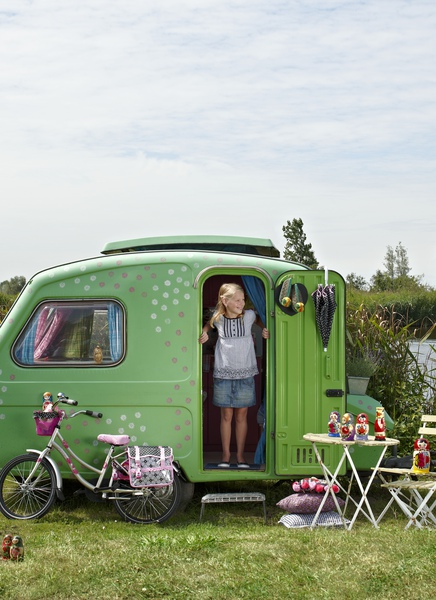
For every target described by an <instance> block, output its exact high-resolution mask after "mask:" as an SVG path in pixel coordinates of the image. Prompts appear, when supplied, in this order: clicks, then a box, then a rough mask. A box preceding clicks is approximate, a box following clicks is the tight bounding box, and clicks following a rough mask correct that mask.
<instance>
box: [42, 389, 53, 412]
mask: <svg viewBox="0 0 436 600" xmlns="http://www.w3.org/2000/svg"><path fill="white" fill-rule="evenodd" d="M42 410H43V411H44V412H52V410H53V396H52V395H51V394H50V392H44V394H43V396H42Z"/></svg>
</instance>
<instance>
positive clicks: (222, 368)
mask: <svg viewBox="0 0 436 600" xmlns="http://www.w3.org/2000/svg"><path fill="white" fill-rule="evenodd" d="M254 323H256V324H257V325H259V326H260V327H261V328H262V337H263V338H264V339H268V338H269V331H268V329H266V327H265V326H264V324H263V323H262V321H261V320H260V319H259V317H258V316H257V315H256V313H255V312H254V310H245V293H244V290H243V289H242V287H241V286H239V285H237V284H234V283H224V284H223V285H222V286H221V287H220V290H219V294H218V302H217V305H216V308H215V312H214V314H213V316H212V318H211V320H210V321H209V322H208V323H206V324H205V326H204V327H203V330H202V333H201V336H200V338H199V342H200V343H201V344H204V343H205V342H207V340H208V339H209V335H208V332H209V331H210V329H216V330H217V331H218V341H217V344H216V348H215V368H214V394H213V404H214V405H215V406H218V407H219V408H220V410H221V423H220V433H221V444H222V462H220V463H219V464H218V467H219V468H228V467H230V439H231V433H232V420H233V417H235V434H236V450H237V455H236V460H237V467H238V468H239V469H249V468H250V466H249V465H248V464H247V463H246V462H245V458H244V448H245V440H246V437H247V413H248V409H249V407H250V406H254V405H255V404H256V394H255V388H254V376H255V375H257V373H258V372H259V371H258V369H257V362H256V353H255V350H254V343H253V338H252V334H251V328H252V326H253V324H254Z"/></svg>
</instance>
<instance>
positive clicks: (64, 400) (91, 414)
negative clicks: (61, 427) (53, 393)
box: [56, 392, 103, 419]
mask: <svg viewBox="0 0 436 600" xmlns="http://www.w3.org/2000/svg"><path fill="white" fill-rule="evenodd" d="M58 402H61V403H62V404H69V405H70V406H77V405H78V404H79V403H78V402H77V400H73V399H72V398H68V396H65V394H63V393H62V392H59V394H58V401H57V403H58ZM57 403H56V404H57ZM80 413H82V414H85V415H86V416H88V417H92V418H93V419H101V418H102V416H103V414H102V413H101V412H95V411H93V410H79V411H78V412H76V413H74V415H70V417H75V416H76V415H78V414H80Z"/></svg>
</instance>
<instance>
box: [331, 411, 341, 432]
mask: <svg viewBox="0 0 436 600" xmlns="http://www.w3.org/2000/svg"><path fill="white" fill-rule="evenodd" d="M328 425H329V436H330V437H341V415H340V414H339V413H338V411H337V410H332V412H331V413H330V416H329V424H328Z"/></svg>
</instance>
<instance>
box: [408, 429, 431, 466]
mask: <svg viewBox="0 0 436 600" xmlns="http://www.w3.org/2000/svg"><path fill="white" fill-rule="evenodd" d="M412 470H413V472H414V473H429V472H430V442H429V441H428V440H426V439H425V438H419V439H418V440H416V441H415V444H414V450H413V465H412Z"/></svg>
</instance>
